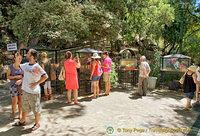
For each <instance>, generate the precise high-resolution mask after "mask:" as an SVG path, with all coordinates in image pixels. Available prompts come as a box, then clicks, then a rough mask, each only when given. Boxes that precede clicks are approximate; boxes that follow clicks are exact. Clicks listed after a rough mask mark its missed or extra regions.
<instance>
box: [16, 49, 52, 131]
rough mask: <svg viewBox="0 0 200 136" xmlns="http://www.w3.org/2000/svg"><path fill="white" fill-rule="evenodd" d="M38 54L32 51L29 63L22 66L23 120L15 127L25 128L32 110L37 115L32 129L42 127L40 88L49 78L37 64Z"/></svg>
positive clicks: (29, 54)
mask: <svg viewBox="0 0 200 136" xmlns="http://www.w3.org/2000/svg"><path fill="white" fill-rule="evenodd" d="M37 56H38V52H37V51H36V50H34V49H30V50H29V51H28V53H27V54H26V57H27V59H28V61H29V62H28V63H24V64H20V67H21V69H22V70H23V72H24V77H23V82H22V89H23V90H24V93H23V97H22V119H21V120H20V121H19V122H16V123H15V124H14V126H24V125H25V124H26V116H27V115H28V113H29V112H30V111H31V110H32V111H33V113H34V115H35V124H34V125H33V127H32V128H31V129H32V130H36V129H38V128H39V127H40V124H39V120H40V111H41V106H40V90H41V89H40V86H39V84H41V83H42V82H44V81H45V80H46V79H47V78H48V76H47V74H46V72H45V71H44V70H43V69H42V67H41V66H40V65H39V64H38V63H36V59H37Z"/></svg>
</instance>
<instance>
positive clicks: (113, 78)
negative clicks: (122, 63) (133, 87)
mask: <svg viewBox="0 0 200 136" xmlns="http://www.w3.org/2000/svg"><path fill="white" fill-rule="evenodd" d="M115 68H116V64H115V62H112V66H111V77H110V82H111V84H114V85H117V84H118V73H117V72H116V70H115Z"/></svg>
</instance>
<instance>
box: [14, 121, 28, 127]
mask: <svg viewBox="0 0 200 136" xmlns="http://www.w3.org/2000/svg"><path fill="white" fill-rule="evenodd" d="M25 125H26V122H25V121H24V122H22V123H21V122H20V121H18V122H16V123H15V124H13V126H25Z"/></svg>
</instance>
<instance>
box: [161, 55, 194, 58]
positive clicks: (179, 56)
mask: <svg viewBox="0 0 200 136" xmlns="http://www.w3.org/2000/svg"><path fill="white" fill-rule="evenodd" d="M163 58H180V59H191V57H189V56H185V55H183V54H171V55H167V56H163Z"/></svg>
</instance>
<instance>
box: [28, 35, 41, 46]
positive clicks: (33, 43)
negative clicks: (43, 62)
mask: <svg viewBox="0 0 200 136" xmlns="http://www.w3.org/2000/svg"><path fill="white" fill-rule="evenodd" d="M38 42H39V37H36V38H33V39H31V40H30V41H29V45H30V46H36V45H37V44H38Z"/></svg>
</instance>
